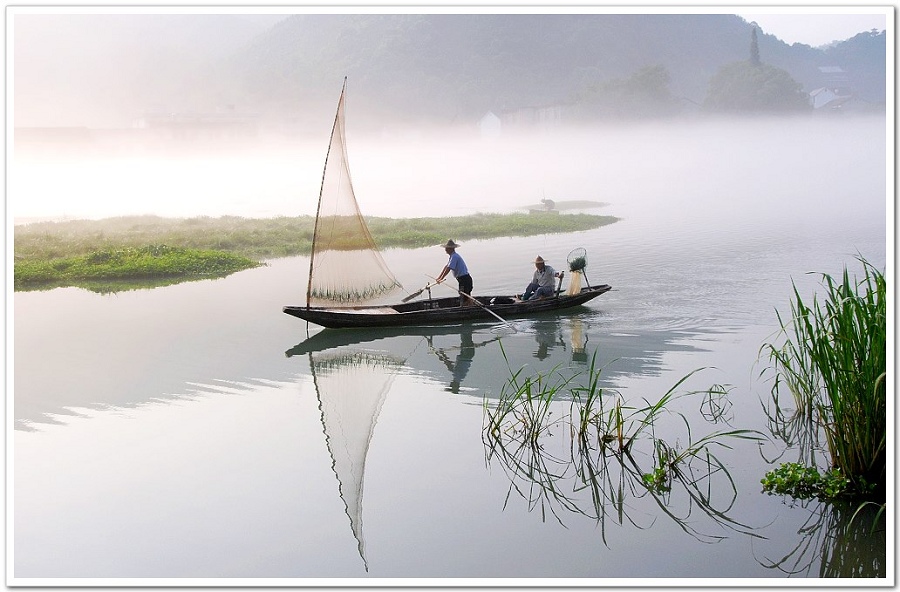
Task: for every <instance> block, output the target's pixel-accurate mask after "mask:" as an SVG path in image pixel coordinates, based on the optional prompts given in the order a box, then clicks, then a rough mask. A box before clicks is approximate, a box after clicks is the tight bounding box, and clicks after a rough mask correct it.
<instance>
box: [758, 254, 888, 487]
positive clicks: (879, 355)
mask: <svg viewBox="0 0 900 592" xmlns="http://www.w3.org/2000/svg"><path fill="white" fill-rule="evenodd" d="M860 262H861V263H862V266H863V277H862V279H861V280H857V279H856V278H854V279H852V280H851V278H850V275H849V272H848V271H847V268H846V267H845V268H844V271H843V275H842V276H841V278H840V280H835V279H834V278H833V277H831V276H830V275H827V274H822V285H823V287H824V288H825V297H824V300H820V299H819V297H818V295H816V296H814V297H813V300H812V302H811V303H810V304H807V302H805V301H804V299H803V298H802V297H801V296H800V293H799V291H798V289H797V287H796V285H795V286H794V296H793V301H792V302H791V316H790V318H789V319H787V320H785V319H783V318H782V316H781V314H780V313H778V320H779V324H780V325H781V332H780V333H781V336H782V337H783V342H782V343H777V344H772V343H767V344H765V345H764V346H763V348H762V349H761V353H762V352H764V353H765V354H767V355H768V358H769V361H770V363H771V365H772V366H771V368H770V369H769V370H771V371H772V372H774V374H775V377H774V382H773V386H772V402H773V404H774V409H773V410H772V411H771V412H770V414H769V419H770V424H771V425H773V426H774V427H775V433H777V434H780V435H782V436H783V437H785V438H793V439H795V440H796V441H799V442H800V444H801V446H802V448H804V450H803V451H802V452H801V454H805V455H807V458H808V462H810V464H813V463H814V456H815V454H814V450H815V448H816V447H817V445H818V437H817V436H818V431H819V430H821V433H822V434H823V435H824V440H825V444H826V449H827V451H828V455H829V458H828V461H829V462H828V465H829V466H828V468H829V469H838V470H840V473H841V474H842V475H843V476H845V477H846V478H847V479H849V480H850V482H851V484H852V490H853V491H854V492H855V493H856V494H857V495H860V496H863V497H869V496H873V495H874V496H876V497H878V498H879V499H881V500H883V498H884V492H885V478H886V422H887V407H886V404H887V402H886V388H885V379H886V337H887V322H886V282H885V278H884V274H883V273H881V272H879V271H878V270H876V269H875V268H874V267H873V266H872V265H871V264H869V263H868V262H866V261H865V260H862V259H860ZM784 391H787V392H788V393H789V394H790V396H791V399H792V403H793V409H792V410H787V409H786V407H787V406H786V405H784V404H783V403H782V401H781V396H782V394H783V392H784ZM786 441H788V442H790V440H786Z"/></svg>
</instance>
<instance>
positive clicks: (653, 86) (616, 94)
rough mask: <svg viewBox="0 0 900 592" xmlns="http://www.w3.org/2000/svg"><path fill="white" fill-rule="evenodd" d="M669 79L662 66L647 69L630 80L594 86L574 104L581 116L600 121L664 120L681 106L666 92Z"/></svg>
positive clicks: (642, 69)
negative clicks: (618, 118) (607, 118)
mask: <svg viewBox="0 0 900 592" xmlns="http://www.w3.org/2000/svg"><path fill="white" fill-rule="evenodd" d="M670 81H671V75H670V74H669V71H668V70H667V69H666V68H665V66H661V65H656V66H647V67H644V68H641V69H639V70H637V71H635V72H634V73H633V74H632V75H631V76H630V77H629V78H625V79H620V78H615V79H612V80H608V81H606V82H603V83H599V84H594V85H592V86H590V87H588V88H587V89H586V90H585V91H583V92H582V93H580V95H579V96H578V97H577V98H576V102H578V103H579V104H580V109H579V110H580V111H582V113H583V114H584V115H587V116H589V117H591V116H600V117H665V116H670V115H673V114H675V113H676V112H677V111H678V110H679V108H680V104H679V102H678V99H677V98H675V97H674V96H673V95H672V93H671V91H670V90H669V82H670Z"/></svg>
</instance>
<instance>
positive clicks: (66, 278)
mask: <svg viewBox="0 0 900 592" xmlns="http://www.w3.org/2000/svg"><path fill="white" fill-rule="evenodd" d="M258 265H260V264H259V263H258V262H256V261H254V260H252V259H248V258H246V257H242V256H239V255H234V254H232V253H224V252H222V251H211V250H200V249H184V248H179V247H170V246H168V245H148V246H145V247H140V248H137V247H124V248H106V249H103V250H100V251H93V252H91V253H89V254H87V255H76V256H74V257H59V258H54V259H50V260H30V261H16V265H15V270H14V283H15V289H16V290H28V289H47V288H50V287H60V286H79V287H84V288H86V289H89V290H93V291H98V292H115V291H119V290H125V289H132V288H138V287H157V286H163V285H168V284H173V283H178V282H181V281H185V280H187V279H202V278H215V277H224V276H226V275H229V274H231V273H234V272H236V271H240V270H242V269H248V268H251V267H257V266H258Z"/></svg>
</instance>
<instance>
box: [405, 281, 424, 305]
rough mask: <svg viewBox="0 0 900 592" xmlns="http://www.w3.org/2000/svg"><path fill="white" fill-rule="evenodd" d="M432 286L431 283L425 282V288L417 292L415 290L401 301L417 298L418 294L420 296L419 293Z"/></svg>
mask: <svg viewBox="0 0 900 592" xmlns="http://www.w3.org/2000/svg"><path fill="white" fill-rule="evenodd" d="M430 287H431V284H425V286H424V287H423V288H421V289H419V290H416V291H415V292H413V293H412V294H410V295H409V296H407V297H406V298H404V299H403V300H401V302H409V301H410V300H412V299H413V298H415V297H416V296H418V295H419V294H421V293H422V292H424V291H425V290H427V289H428V288H430Z"/></svg>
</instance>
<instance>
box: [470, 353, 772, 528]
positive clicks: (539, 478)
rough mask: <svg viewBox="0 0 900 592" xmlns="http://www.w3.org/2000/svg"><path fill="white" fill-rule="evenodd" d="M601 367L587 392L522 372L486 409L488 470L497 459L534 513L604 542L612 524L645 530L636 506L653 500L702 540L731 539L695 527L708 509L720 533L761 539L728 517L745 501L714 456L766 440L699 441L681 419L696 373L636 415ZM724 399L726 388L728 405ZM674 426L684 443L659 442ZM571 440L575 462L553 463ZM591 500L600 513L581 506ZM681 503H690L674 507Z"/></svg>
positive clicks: (718, 435)
mask: <svg viewBox="0 0 900 592" xmlns="http://www.w3.org/2000/svg"><path fill="white" fill-rule="evenodd" d="M595 362H596V355H595V356H594V359H593V360H592V362H591V366H590V369H589V371H588V374H587V375H588V377H589V381H588V383H587V384H584V385H583V384H581V383H579V382H577V381H576V379H577V378H578V377H577V376H573V377H564V376H562V374H561V373H560V371H559V369H558V368H557V369H554V370H553V371H551V372H550V373H549V374H548V375H541V374H538V375H537V376H535V377H524V378H523V377H522V375H521V374H522V371H521V370H520V371H518V372H515V373H512V376H511V379H510V380H509V382H508V383H507V385H506V387H505V388H504V389H503V390H502V391H501V394H500V397H499V400H498V401H497V403H496V405H494V406H493V407H489V406H488V404H487V402H485V428H484V434H483V439H484V443H485V446H486V450H487V453H486V454H487V457H488V461H490V460H492V459H496V460H497V461H498V462H499V463H500V464H501V466H502V467H503V468H504V470H506V472H507V474H508V476H509V477H510V481H511V486H510V493H512V492H513V491H516V492H517V493H518V494H519V495H520V496H521V497H523V498H524V499H526V500H527V501H528V504H529V508H530V509H533V508H536V507H538V506H539V507H540V508H541V512H542V515H544V516H546V515H547V514H548V513H550V514H552V515H553V516H554V517H555V518H556V519H557V520H558V521H560V522H562V518H561V515H560V513H559V510H565V511H568V512H574V513H578V514H583V515H586V516H590V517H592V518H593V519H595V520H597V521H598V522H599V523H600V525H601V529H602V532H603V536H604V540H606V539H605V537H606V534H605V533H606V529H605V526H606V521H607V520H608V519H614V520H615V521H617V522H618V523H619V524H623V523H625V522H629V523H631V524H633V525H635V526H638V527H640V526H639V525H638V523H637V522H636V521H634V520H633V519H632V518H631V517H629V516H628V511H627V510H628V507H629V503H628V501H627V499H628V498H629V497H635V498H640V497H645V496H649V497H650V498H651V499H652V500H653V501H654V502H655V503H656V504H657V506H658V507H659V509H660V511H661V512H662V513H664V514H665V515H667V516H669V517H670V518H672V519H673V520H675V522H676V523H677V524H678V525H679V526H680V527H681V528H682V529H683V530H684V531H685V532H687V533H688V534H690V535H691V536H694V537H696V538H698V539H701V540H716V539H718V538H721V537H717V536H711V535H705V534H703V533H702V532H700V531H699V530H697V529H696V528H695V527H694V526H693V525H691V524H690V523H689V521H688V517H690V516H691V513H692V508H699V509H700V510H701V511H702V512H703V513H704V514H705V515H706V516H708V517H709V518H711V519H712V520H713V521H714V522H715V523H716V524H718V525H719V526H725V527H727V528H731V529H734V530H737V531H740V532H744V533H747V534H751V532H750V530H749V529H748V528H747V527H746V526H744V525H742V524H740V523H738V522H736V521H734V520H732V519H730V518H729V517H728V516H727V512H728V511H729V510H730V509H731V507H732V506H733V504H734V501H735V499H736V497H737V491H736V489H735V485H734V482H733V480H732V479H731V476H730V474H729V472H728V468H727V466H726V465H725V464H724V463H723V462H722V461H721V460H720V459H719V458H718V457H717V456H716V455H715V454H714V453H713V448H715V447H724V448H729V446H728V445H727V444H726V442H725V439H726V438H739V439H757V438H758V436H757V433H756V432H753V431H751V430H739V429H729V430H720V431H716V432H712V433H709V434H707V435H705V436H703V437H700V438H695V437H694V435H693V433H692V430H691V425H690V422H689V421H688V419H687V417H686V416H685V415H684V414H682V413H680V412H677V411H675V410H674V409H673V407H674V401H676V400H677V399H681V398H682V397H686V396H689V395H694V394H698V393H694V392H691V393H683V394H678V393H677V389H679V388H680V387H681V386H682V385H683V383H684V382H685V381H686V380H687V379H688V378H689V377H690V376H692V375H693V374H694V373H691V374H689V375H688V376H686V377H684V378H682V379H681V380H680V381H678V383H677V384H676V385H675V386H674V387H673V388H672V389H670V390H669V391H668V392H667V393H666V394H665V395H663V397H661V398H660V399H659V400H658V401H656V402H650V401H646V400H645V401H644V404H642V405H639V406H632V405H630V404H628V402H626V401H625V400H623V398H622V397H621V396H620V395H619V394H617V393H613V395H614V398H613V399H612V400H609V399H610V396H609V393H604V392H603V389H601V388H600V387H599V376H600V370H599V369H598V368H596V366H595ZM722 390H723V388H722V387H720V386H719V387H717V393H718V394H719V395H721V392H722ZM704 394H705V393H704ZM561 397H566V398H568V399H569V400H570V410H569V413H568V415H560V416H554V409H557V407H556V406H553V405H551V403H552V402H553V401H554V400H555V399H558V398H561ZM664 417H675V418H677V419H678V420H679V421H677V422H676V426H681V430H680V431H681V433H680V434H679V436H678V438H677V439H676V440H675V442H676V443H675V444H671V443H670V442H671V439H666V438H663V437H662V436H660V435H659V434H658V433H657V430H658V428H660V423H661V422H662V421H663V418H664ZM718 419H721V418H718ZM666 427H667V431H668V432H671V428H670V427H669V426H666ZM566 435H567V436H568V438H569V446H568V448H569V451H570V455H569V458H565V457H564V456H560V455H559V454H551V453H549V452H548V448H549V444H550V443H551V442H552V441H553V439H554V438H558V437H560V436H562V437H565V436H566ZM647 459H649V460H647ZM585 494H587V495H588V496H589V497H590V500H591V505H590V507H585V506H584V505H583V504H580V503H579V501H578V498H579V497H580V496H583V495H585ZM673 498H677V499H679V500H680V503H679V504H673V503H672V501H673ZM508 499H509V495H507V501H508ZM685 505H686V507H687V510H686V512H685V513H684V514H679V513H678V511H679V510H678V508H681V509H683V508H684V507H685ZM754 536H755V535H754Z"/></svg>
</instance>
